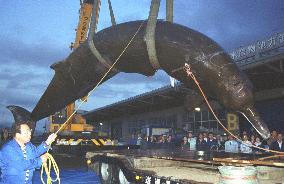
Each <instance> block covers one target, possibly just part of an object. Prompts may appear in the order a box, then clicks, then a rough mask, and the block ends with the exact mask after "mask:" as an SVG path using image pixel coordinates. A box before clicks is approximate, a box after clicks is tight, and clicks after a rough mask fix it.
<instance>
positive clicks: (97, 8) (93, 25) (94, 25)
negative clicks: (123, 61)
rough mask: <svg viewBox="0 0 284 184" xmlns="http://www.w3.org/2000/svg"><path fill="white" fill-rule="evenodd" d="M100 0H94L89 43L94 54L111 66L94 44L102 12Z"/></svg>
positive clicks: (107, 66)
mask: <svg viewBox="0 0 284 184" xmlns="http://www.w3.org/2000/svg"><path fill="white" fill-rule="evenodd" d="M100 5H101V3H100V0H94V7H93V13H92V18H91V24H90V30H89V34H88V39H87V40H88V45H89V48H90V50H91V52H92V53H93V54H94V56H95V57H96V58H97V59H98V61H99V62H100V63H101V64H102V65H104V66H105V67H106V68H108V69H109V68H110V67H111V64H110V63H109V62H107V60H106V59H105V58H103V56H102V55H101V54H100V53H99V51H98V50H97V48H96V46H95V44H94V35H95V33H96V30H97V24H98V19H99V12H100ZM112 70H113V71H115V72H119V71H118V70H117V69H116V68H113V69H112Z"/></svg>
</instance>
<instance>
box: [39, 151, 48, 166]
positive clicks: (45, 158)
mask: <svg viewBox="0 0 284 184" xmlns="http://www.w3.org/2000/svg"><path fill="white" fill-rule="evenodd" d="M40 158H41V162H42V164H46V161H47V158H48V157H47V154H46V153H45V154H43V155H41V156H40Z"/></svg>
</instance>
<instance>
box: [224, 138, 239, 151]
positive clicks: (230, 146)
mask: <svg viewBox="0 0 284 184" xmlns="http://www.w3.org/2000/svg"><path fill="white" fill-rule="evenodd" d="M228 139H229V140H227V141H226V142H225V152H230V153H238V152H239V144H238V142H237V141H235V139H234V137H233V136H232V135H229V136H228Z"/></svg>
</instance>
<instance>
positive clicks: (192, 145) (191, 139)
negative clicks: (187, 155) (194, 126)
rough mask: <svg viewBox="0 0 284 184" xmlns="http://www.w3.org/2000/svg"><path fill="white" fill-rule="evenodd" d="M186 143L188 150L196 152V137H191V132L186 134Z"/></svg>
mask: <svg viewBox="0 0 284 184" xmlns="http://www.w3.org/2000/svg"><path fill="white" fill-rule="evenodd" d="M187 141H188V143H189V149H190V150H192V151H193V150H196V137H193V136H192V132H188V134H187Z"/></svg>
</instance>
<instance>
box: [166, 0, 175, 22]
mask: <svg viewBox="0 0 284 184" xmlns="http://www.w3.org/2000/svg"><path fill="white" fill-rule="evenodd" d="M173 17H174V0H167V2H166V20H167V21H169V22H171V23H172V22H173Z"/></svg>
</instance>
